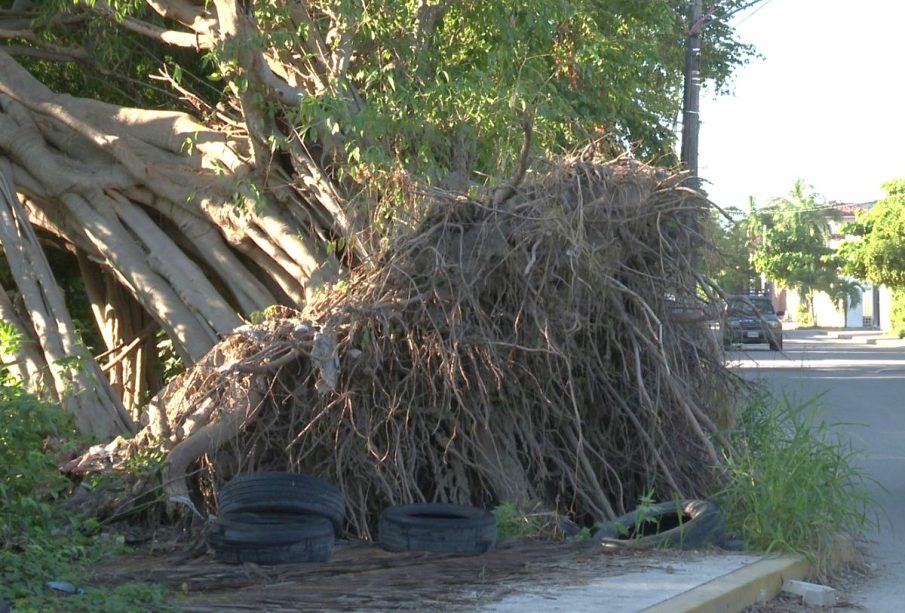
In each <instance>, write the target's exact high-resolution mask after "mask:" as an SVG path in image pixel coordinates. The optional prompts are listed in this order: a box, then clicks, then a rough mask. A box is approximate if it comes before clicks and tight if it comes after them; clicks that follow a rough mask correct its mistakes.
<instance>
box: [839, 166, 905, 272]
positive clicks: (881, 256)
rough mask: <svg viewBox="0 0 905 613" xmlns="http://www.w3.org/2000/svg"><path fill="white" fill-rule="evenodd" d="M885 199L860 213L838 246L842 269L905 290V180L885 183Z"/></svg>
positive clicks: (848, 227) (847, 228)
mask: <svg viewBox="0 0 905 613" xmlns="http://www.w3.org/2000/svg"><path fill="white" fill-rule="evenodd" d="M883 188H884V189H885V190H886V193H887V196H886V198H884V199H882V200H880V201H879V202H877V203H876V204H875V205H874V206H873V208H871V209H870V210H869V211H868V212H866V213H862V214H859V215H858V217H857V219H856V220H855V222H854V223H852V224H848V225H847V226H846V232H847V233H848V234H851V235H853V236H855V237H858V238H857V239H856V240H852V241H847V242H846V243H844V244H843V246H842V248H841V249H840V255H841V256H842V257H843V259H844V261H845V271H846V272H847V273H848V274H850V275H852V276H854V277H857V278H858V279H865V280H867V281H870V282H871V283H875V284H883V285H888V286H890V287H892V288H895V289H898V290H905V179H898V180H895V181H890V182H888V183H886V184H885V185H884V186H883Z"/></svg>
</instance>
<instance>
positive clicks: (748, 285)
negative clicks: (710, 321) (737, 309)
mask: <svg viewBox="0 0 905 613" xmlns="http://www.w3.org/2000/svg"><path fill="white" fill-rule="evenodd" d="M726 213H727V216H726V217H723V216H721V215H718V214H716V213H714V214H712V215H711V217H710V218H709V219H707V220H706V222H705V223H704V225H703V229H704V232H705V234H706V236H707V237H708V239H709V241H710V244H711V246H712V248H711V249H709V250H707V252H706V254H705V268H706V272H707V274H708V276H709V277H710V278H711V279H712V280H713V281H714V282H715V283H716V284H717V285H718V286H719V287H720V288H722V289H723V291H725V292H730V293H737V292H738V293H743V292H747V291H749V290H751V289H754V288H755V287H756V286H757V284H758V283H759V279H758V274H757V271H756V270H755V269H754V265H753V263H752V262H751V257H752V255H753V254H752V249H753V243H752V240H751V232H750V224H749V223H748V216H747V214H746V213H745V212H743V211H741V210H738V209H729V210H727V211H726Z"/></svg>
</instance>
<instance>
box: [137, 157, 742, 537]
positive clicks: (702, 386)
mask: <svg viewBox="0 0 905 613" xmlns="http://www.w3.org/2000/svg"><path fill="white" fill-rule="evenodd" d="M680 181H681V178H680V177H671V176H668V175H666V174H665V173H662V172H660V171H657V170H654V169H651V168H648V167H644V166H641V165H638V164H635V163H631V162H618V163H611V164H602V163H600V162H593V163H592V162H582V161H580V160H569V161H567V162H566V163H563V164H560V165H553V166H552V169H551V171H550V173H549V174H548V175H547V176H545V177H542V178H541V179H538V180H534V181H533V182H531V183H527V184H523V185H522V186H520V188H519V190H518V192H517V193H516V194H514V195H513V196H512V197H511V198H509V199H507V200H506V201H504V202H501V203H499V205H498V206H496V207H488V206H486V205H484V204H482V203H481V202H480V201H475V200H467V199H462V198H461V197H453V196H443V195H441V194H434V195H433V196H432V197H431V200H430V201H429V202H427V203H426V212H425V214H424V218H423V221H422V223H421V225H420V227H419V228H418V229H417V230H416V231H414V232H412V233H411V234H408V235H406V236H403V237H401V238H400V239H399V240H397V241H396V243H395V244H394V245H393V246H392V247H391V248H390V249H389V251H388V252H386V253H384V254H383V255H382V257H380V258H379V259H378V260H376V263H375V264H374V265H373V266H370V267H367V268H362V269H361V270H360V271H359V272H358V273H357V274H355V275H353V276H352V278H351V279H350V282H349V285H348V287H343V288H335V289H333V290H331V291H323V292H320V293H318V294H317V296H316V297H315V298H314V300H313V301H312V302H311V303H310V304H309V305H308V307H307V308H306V309H305V311H303V312H298V311H293V310H289V309H284V310H283V311H279V312H277V313H275V314H274V315H273V318H272V319H269V320H268V321H266V322H264V323H262V324H259V325H256V326H248V327H244V328H242V329H240V330H238V331H237V333H236V334H233V335H231V336H230V337H229V338H227V339H225V340H224V341H223V342H222V343H221V344H220V345H219V346H218V347H217V349H216V350H215V351H214V352H212V353H211V354H209V355H208V356H207V357H206V358H205V359H204V360H202V361H201V362H199V363H198V365H197V366H195V367H194V368H193V369H191V370H189V371H188V372H187V373H185V374H184V375H183V376H182V377H181V378H180V379H179V380H178V381H177V382H174V383H173V384H171V387H170V389H169V390H168V391H167V392H166V393H165V394H163V395H162V396H160V397H158V398H157V399H156V402H155V403H154V414H153V415H151V416H150V417H149V422H150V424H149V426H148V430H147V431H146V433H144V434H143V436H141V437H139V440H143V441H151V440H154V438H155V436H164V437H165V442H164V444H165V446H166V447H169V448H172V447H174V446H175V448H177V449H180V450H183V449H188V450H190V452H189V451H186V452H184V453H183V452H182V451H180V452H179V453H178V454H177V456H178V457H173V458H171V462H170V464H169V465H168V469H167V473H166V474H167V481H168V485H167V488H168V490H169V491H170V492H171V493H172V492H178V493H183V494H184V493H185V492H186V491H190V490H191V484H190V483H189V482H188V481H186V479H185V478H184V477H180V474H181V473H184V472H185V471H186V470H188V469H189V468H190V467H191V466H192V461H194V460H195V459H196V457H197V454H198V453H201V452H202V451H204V452H207V454H208V455H207V459H206V460H204V462H203V463H202V465H203V466H209V467H211V468H212V471H213V472H211V473H209V476H210V477H212V478H213V479H214V481H217V480H219V479H223V478H228V477H229V475H230V474H232V473H234V472H236V471H244V470H254V469H259V468H287V467H289V468H293V469H299V470H305V471H309V472H313V473H316V474H319V475H321V476H324V477H326V478H328V479H330V480H332V481H334V482H335V483H337V484H338V485H339V486H340V487H342V488H343V490H344V491H345V493H346V496H347V497H348V499H349V506H350V523H351V527H352V529H353V530H354V531H356V532H358V533H359V534H362V535H367V534H368V533H369V531H370V529H371V526H372V525H373V524H372V522H373V519H374V515H375V513H376V512H377V511H378V510H379V509H380V508H381V507H382V506H384V505H385V504H387V503H389V502H400V501H410V500H438V499H439V500H452V501H460V502H470V503H477V504H483V505H489V504H494V503H498V502H502V501H517V502H519V503H521V504H539V505H543V506H545V507H556V508H558V509H559V510H561V511H566V512H571V513H574V514H575V515H577V516H580V517H593V518H595V519H603V518H612V517H613V516H615V515H616V514H619V513H621V512H623V511H624V510H625V509H626V508H627V507H630V506H634V504H635V503H636V501H637V500H638V498H639V497H640V496H641V495H643V494H645V493H647V492H649V491H654V492H655V494H657V495H659V496H660V497H671V496H673V495H674V494H679V495H683V496H694V495H699V494H701V493H702V492H704V491H706V490H707V489H708V488H709V487H710V486H711V485H712V480H713V479H716V478H718V475H719V470H720V465H721V458H722V457H723V456H722V454H723V453H724V452H725V453H729V452H731V451H730V450H728V449H726V447H725V446H726V442H725V440H724V439H723V438H722V437H721V436H720V433H719V432H718V425H717V424H718V423H719V420H720V419H722V418H723V417H724V416H725V415H726V414H727V413H726V411H725V410H724V409H723V408H722V407H723V406H724V405H725V403H727V402H728V400H727V399H728V398H729V397H730V395H731V385H730V383H729V377H728V376H727V374H726V372H725V370H724V367H723V365H722V362H721V359H720V354H719V352H718V350H717V351H714V350H713V348H712V346H711V341H710V339H709V337H708V334H707V331H706V327H705V324H702V323H701V322H698V321H694V322H688V321H681V320H677V319H676V318H673V317H671V316H670V315H671V314H672V313H674V312H676V311H677V310H681V309H677V307H681V306H686V307H688V306H691V307H694V308H701V307H702V306H705V305H702V304H701V303H700V302H699V301H698V299H697V298H696V297H695V296H691V295H688V289H687V288H689V287H691V286H692V284H691V279H692V278H693V277H694V275H695V273H694V271H693V269H692V267H691V264H690V262H689V261H688V259H687V257H686V254H687V253H688V250H687V248H685V246H686V245H687V244H688V243H689V242H690V241H692V240H694V237H693V236H691V235H690V234H689V230H688V229H687V228H686V227H685V226H684V225H683V223H682V220H684V219H686V218H687V216H686V215H685V212H686V211H688V210H690V209H693V208H697V207H701V206H705V204H706V201H704V199H703V198H702V197H700V196H698V195H696V194H694V193H689V192H687V191H685V190H682V189H681V188H679V183H680ZM337 367H338V370H337ZM259 397H260V399H261V401H260V402H258V398H259ZM249 399H253V400H252V401H249ZM210 402H213V403H214V405H216V406H220V407H224V406H225V407H233V408H229V409H226V410H225V413H224V415H225V416H226V417H225V418H223V419H220V418H218V416H217V413H216V412H213V411H212V410H211V409H210V404H209V403H210ZM248 402H252V404H254V405H255V407H256V408H255V409H254V410H252V408H251V405H249V404H248ZM252 413H253V416H252V417H248V416H249V415H251V414H252ZM240 424H241V425H240ZM226 439H229V442H228V443H225V444H223V445H221V446H220V447H219V449H218V450H217V451H213V448H214V447H216V446H217V445H216V443H217V442H218V441H220V442H224V441H225V440H226ZM187 459H188V460H190V461H187Z"/></svg>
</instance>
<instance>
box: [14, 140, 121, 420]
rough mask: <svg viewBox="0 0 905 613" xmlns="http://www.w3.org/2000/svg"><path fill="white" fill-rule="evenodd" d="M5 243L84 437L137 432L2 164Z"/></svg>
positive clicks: (47, 357) (61, 389)
mask: <svg viewBox="0 0 905 613" xmlns="http://www.w3.org/2000/svg"><path fill="white" fill-rule="evenodd" d="M0 243H2V244H3V248H4V252H5V254H6V260H7V262H8V263H9V266H10V270H11V271H12V274H13V277H14V278H15V280H16V285H17V286H18V288H19V291H20V292H22V298H23V300H24V301H25V306H26V307H27V308H28V310H29V313H30V314H31V321H32V324H33V325H34V327H35V332H36V333H37V337H38V341H39V343H40V346H41V350H42V352H43V354H44V359H45V361H46V363H47V365H48V367H49V371H50V375H51V377H52V379H53V385H54V388H55V389H56V393H57V396H58V397H59V398H60V400H61V401H62V403H63V405H64V406H65V407H66V408H67V409H68V410H69V411H70V412H71V413H72V414H73V416H74V417H75V421H76V425H77V426H78V427H79V429H80V430H81V431H82V432H85V433H90V434H93V435H95V436H97V437H111V436H116V435H118V434H124V433H127V432H131V431H133V430H134V424H133V422H132V420H131V419H130V418H129V416H128V414H127V413H126V410H125V409H124V408H123V405H122V402H121V401H120V399H119V398H117V397H116V396H115V395H114V394H113V393H112V390H111V389H110V387H109V385H108V384H107V380H106V379H105V377H104V375H103V373H102V372H101V370H100V369H99V368H98V366H97V362H95V361H94V359H93V358H92V357H91V355H90V354H88V352H87V351H86V349H85V348H84V346H82V345H81V343H80V340H79V338H78V335H77V334H76V331H75V326H74V325H73V323H72V319H71V317H70V316H69V311H68V310H67V308H66V304H65V302H64V300H63V293H62V291H61V290H60V288H59V286H58V285H57V283H56V281H55V280H54V278H53V273H52V272H51V270H50V265H49V264H48V263H47V259H46V258H45V257H44V252H43V251H42V250H41V246H40V244H39V243H38V239H37V237H36V236H35V233H34V230H33V229H32V227H31V224H30V223H29V222H28V219H27V217H26V215H25V209H24V208H23V207H22V206H21V205H20V203H19V200H18V198H17V196H16V193H15V191H14V190H13V182H12V169H11V167H10V164H9V162H8V160H6V158H0Z"/></svg>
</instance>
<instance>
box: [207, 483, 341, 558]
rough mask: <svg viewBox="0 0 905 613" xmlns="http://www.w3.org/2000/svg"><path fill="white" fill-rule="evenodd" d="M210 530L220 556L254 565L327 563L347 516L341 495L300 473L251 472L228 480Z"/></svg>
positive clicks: (212, 541) (218, 556) (329, 485)
mask: <svg viewBox="0 0 905 613" xmlns="http://www.w3.org/2000/svg"><path fill="white" fill-rule="evenodd" d="M218 506H219V515H218V517H217V519H216V520H215V521H214V522H213V525H212V526H211V530H210V532H209V533H208V544H209V545H210V546H211V548H212V549H213V551H214V555H215V557H216V558H217V559H218V560H221V561H223V562H232V563H242V562H253V563H256V564H284V563H294V562H327V561H329V560H330V558H331V556H332V555H333V544H334V541H335V539H336V533H337V532H338V531H340V530H342V526H343V521H344V518H345V514H346V501H345V497H344V496H343V493H342V492H341V491H340V490H338V489H337V488H335V487H334V486H333V485H331V484H330V483H328V482H326V481H324V480H322V479H318V478H317V477H312V476H310V475H303V474H296V473H275V472H268V473H248V474H244V475H240V476H238V477H236V478H235V479H233V480H232V481H230V482H228V483H226V484H225V485H224V486H223V488H222V489H221V490H220V495H219V499H218Z"/></svg>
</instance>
